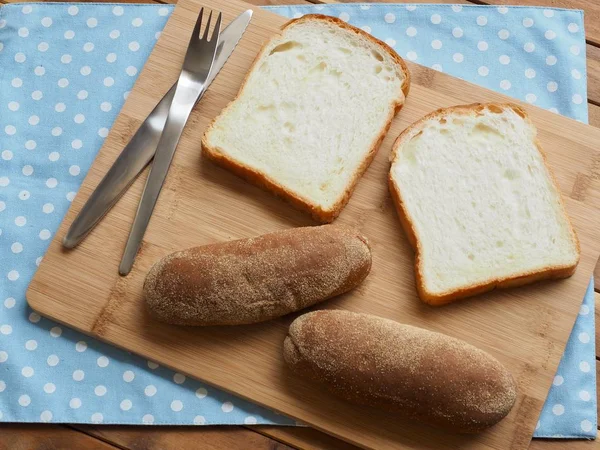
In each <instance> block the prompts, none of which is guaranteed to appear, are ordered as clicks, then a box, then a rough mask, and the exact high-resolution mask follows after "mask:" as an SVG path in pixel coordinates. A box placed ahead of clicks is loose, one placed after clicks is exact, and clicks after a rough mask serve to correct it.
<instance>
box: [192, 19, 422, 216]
mask: <svg viewBox="0 0 600 450" xmlns="http://www.w3.org/2000/svg"><path fill="white" fill-rule="evenodd" d="M309 20H321V21H325V22H329V23H332V24H335V25H337V26H339V27H341V28H344V29H346V30H349V31H352V32H353V33H355V34H357V35H359V36H362V37H366V38H367V39H368V40H370V41H371V42H373V43H375V44H376V45H378V46H379V47H381V49H382V50H383V51H385V52H386V53H389V54H390V56H391V57H392V58H393V59H394V61H395V62H396V63H397V64H398V65H399V66H400V68H401V70H402V72H403V74H404V82H403V83H402V85H401V86H400V88H401V91H402V94H401V95H399V97H398V100H397V101H396V102H395V104H394V105H393V108H392V109H391V110H390V114H389V115H388V118H387V120H386V123H385V125H384V126H383V127H382V130H381V132H380V134H379V135H378V136H377V137H376V138H375V139H374V141H373V144H372V145H371V148H370V149H369V152H368V154H367V155H366V156H365V158H364V159H363V161H362V163H361V165H360V166H359V167H358V169H357V170H356V172H355V173H354V175H353V177H352V179H351V181H350V182H349V183H348V186H347V188H346V190H345V192H344V193H343V195H342V197H341V198H340V199H339V200H338V201H337V202H336V203H335V204H334V205H333V206H332V207H331V208H330V209H323V208H321V207H320V206H319V205H315V204H314V203H311V202H310V201H309V200H307V199H305V198H303V197H302V196H301V195H298V193H295V192H292V191H290V190H289V189H287V188H286V187H285V186H283V185H281V184H280V183H279V182H278V181H277V180H274V179H272V178H270V177H269V176H267V175H265V174H264V173H262V172H260V171H257V170H256V169H254V168H252V167H250V166H248V165H246V164H244V163H242V162H240V161H236V160H234V159H231V158H229V157H228V156H227V155H224V154H222V153H220V152H219V151H218V150H217V149H216V148H213V147H212V146H210V145H209V144H208V138H207V136H208V134H209V133H210V132H211V130H212V128H213V125H214V123H215V122H216V121H217V120H218V119H219V118H220V117H221V116H222V115H223V114H224V113H225V112H226V111H227V110H228V109H229V106H230V105H231V104H232V103H233V102H235V101H236V100H237V99H238V98H239V97H240V95H241V93H242V91H243V90H244V88H245V86H246V82H247V80H248V77H249V76H250V74H251V73H252V71H253V70H254V67H255V65H256V64H257V62H258V61H259V60H260V59H261V58H262V56H263V54H264V51H265V49H266V48H267V45H268V44H269V42H267V43H265V45H264V46H263V48H262V49H261V51H260V52H259V53H258V55H257V56H256V58H255V59H254V62H253V63H252V65H251V67H250V70H249V71H248V74H247V75H246V77H245V79H244V81H243V82H242V86H241V88H240V90H239V92H238V94H237V95H236V97H235V98H234V99H233V100H232V101H231V102H230V103H229V105H227V106H226V107H225V108H224V109H223V111H222V112H221V114H219V116H217V117H216V118H215V119H213V121H212V122H211V124H210V125H209V126H208V128H207V130H206V132H205V133H204V135H203V136H202V151H203V153H204V155H205V156H207V157H208V158H209V159H210V160H212V161H213V162H215V163H217V164H219V165H221V166H222V167H224V168H226V169H228V170H230V171H232V172H233V173H235V174H236V175H238V176H240V177H242V178H244V179H246V180H247V181H249V182H251V183H253V184H256V185H257V186H259V187H262V188H264V189H266V190H269V191H271V192H273V193H274V194H275V195H277V196H279V197H282V198H283V199H285V200H287V201H288V202H289V203H291V204H292V205H293V206H294V207H296V208H297V209H300V210H303V211H306V212H308V213H309V214H310V215H311V216H312V217H313V218H314V219H315V220H317V221H319V222H321V223H330V222H332V221H333V220H335V218H336V217H337V216H338V215H339V214H340V213H341V211H342V209H343V208H344V206H346V204H347V203H348V200H349V199H350V196H351V195H352V192H353V191H354V188H355V186H356V183H357V182H358V180H359V179H360V177H361V176H362V175H363V173H364V172H365V171H366V170H367V168H368V167H369V165H370V164H371V162H372V161H373V158H374V157H375V155H376V154H377V150H378V149H379V146H380V145H381V142H382V141H383V138H384V137H385V135H386V133H387V132H388V130H389V128H390V125H391V123H392V119H393V118H394V116H395V115H396V114H397V113H398V111H400V109H402V106H403V105H404V101H405V99H406V96H407V95H408V92H409V90H410V72H409V71H408V67H407V66H406V63H405V62H404V60H403V59H402V58H401V57H400V56H399V55H398V54H397V53H396V52H395V51H394V50H393V49H392V48H391V47H390V46H388V45H387V44H386V43H385V42H382V41H380V40H379V39H376V38H374V37H373V36H371V35H370V34H368V33H366V32H364V31H363V30H361V29H359V28H356V27H354V26H352V25H349V24H347V23H346V22H344V21H343V20H340V19H337V18H335V17H330V16H325V15H322V14H307V15H305V16H302V17H300V18H299V19H293V20H290V21H289V22H287V23H285V24H284V25H283V26H282V27H281V31H280V33H279V34H278V35H276V36H274V37H273V38H272V39H276V38H278V37H279V36H281V34H282V33H283V31H284V30H285V29H286V28H287V27H289V26H290V25H292V24H295V23H298V22H303V21H309Z"/></svg>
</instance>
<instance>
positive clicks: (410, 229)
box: [388, 103, 581, 306]
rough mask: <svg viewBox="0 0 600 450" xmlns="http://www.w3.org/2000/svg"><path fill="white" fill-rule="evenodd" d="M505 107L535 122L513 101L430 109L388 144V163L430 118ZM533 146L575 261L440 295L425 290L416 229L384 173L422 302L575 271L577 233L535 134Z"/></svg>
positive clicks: (441, 300) (441, 302)
mask: <svg viewBox="0 0 600 450" xmlns="http://www.w3.org/2000/svg"><path fill="white" fill-rule="evenodd" d="M506 108H510V109H512V110H513V111H514V112H516V113H517V114H518V115H520V116H521V117H522V118H523V119H524V120H526V121H527V122H529V123H530V124H531V125H532V126H534V127H535V125H533V123H532V122H531V119H530V118H529V116H528V115H527V112H526V111H525V110H524V109H523V108H522V107H520V106H519V105H516V104H514V103H472V104H468V105H457V106H451V107H448V108H440V109H438V110H436V111H433V112H431V113H429V114H427V115H426V116H424V117H423V118H421V119H419V120H418V121H417V122H415V123H413V124H412V125H410V126H408V127H407V128H406V129H405V130H404V131H403V132H402V133H400V135H399V136H398V138H397V139H396V141H395V142H394V145H393V147H392V153H391V154H390V162H391V165H392V166H393V164H394V162H395V160H396V158H397V157H398V149H399V147H400V146H401V145H402V144H404V142H405V141H406V140H407V139H409V138H412V137H413V136H414V135H415V134H417V133H418V132H419V131H420V130H421V129H422V128H423V127H424V125H425V124H426V123H427V122H428V121H429V120H431V119H436V118H441V117H443V116H445V115H447V114H471V113H473V112H475V113H478V112H480V111H482V110H484V109H489V110H491V111H492V112H493V111H494V110H496V111H500V110H505V109H506ZM535 146H536V147H537V149H538V151H539V152H540V154H541V156H542V160H543V162H544V165H545V166H546V170H547V171H548V174H549V176H550V181H551V183H552V186H553V187H554V189H556V191H557V192H558V194H559V202H560V208H561V211H562V213H563V214H564V216H565V217H566V220H567V224H568V226H569V230H570V232H571V236H572V238H573V240H574V242H575V245H576V248H577V260H576V261H575V263H574V264H572V265H556V266H548V267H546V268H544V269H543V270H532V271H525V272H521V273H517V274H515V275H513V276H511V277H500V278H493V279H490V280H489V281H488V282H483V283H478V284H472V285H470V286H466V287H463V288H459V289H454V290H450V291H448V292H445V293H443V294H441V295H440V294H437V293H433V292H430V291H428V290H427V288H426V286H425V283H424V280H423V268H422V261H421V243H420V240H419V237H418V235H417V231H416V228H415V226H414V224H413V222H412V220H411V218H410V215H409V213H408V210H407V208H406V206H405V203H404V200H403V198H402V194H401V192H400V190H399V189H398V186H396V184H395V183H394V180H393V175H392V170H391V167H390V172H389V176H388V184H389V189H390V193H391V197H392V200H393V202H394V205H395V206H396V211H397V212H398V216H399V219H400V224H401V225H402V228H403V229H404V232H405V233H406V236H407V237H408V240H409V242H410V244H411V246H412V247H413V249H414V250H415V278H416V287H417V292H418V294H419V297H420V298H421V300H423V301H424V302H425V303H428V304H430V305H433V306H440V305H445V304H447V303H451V302H454V301H455V300H459V299H462V298H465V297H471V296H474V295H477V294H482V293H484V292H488V291H491V290H493V289H496V288H509V287H516V286H522V285H525V284H529V283H533V282H535V281H540V280H546V279H560V278H567V277H570V276H571V275H573V273H574V272H575V269H576V268H577V264H578V263H579V258H580V254H581V248H580V244H579V238H578V237H577V233H576V232H575V230H574V228H573V224H572V223H571V219H570V218H569V215H568V214H567V211H566V208H565V204H564V200H563V198H562V195H561V193H560V190H559V188H558V183H557V182H556V178H555V176H554V173H553V172H552V169H551V168H550V166H549V165H548V161H547V159H546V154H545V153H544V151H543V149H542V146H541V145H540V142H539V140H538V138H537V137H536V138H535Z"/></svg>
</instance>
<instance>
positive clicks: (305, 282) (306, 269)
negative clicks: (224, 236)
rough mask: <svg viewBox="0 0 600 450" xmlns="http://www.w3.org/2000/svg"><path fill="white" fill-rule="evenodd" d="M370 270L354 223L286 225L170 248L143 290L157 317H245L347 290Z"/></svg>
mask: <svg viewBox="0 0 600 450" xmlns="http://www.w3.org/2000/svg"><path fill="white" fill-rule="evenodd" d="M370 270H371V250H370V248H369V245H368V243H367V240H366V238H365V237H364V236H362V235H361V234H360V233H359V232H358V231H356V230H354V229H352V228H348V227H343V226H337V225H324V226H320V227H304V228H293V229H290V230H285V231H279V232H275V233H270V234H265V235H263V236H258V237H255V238H250V239H240V240H237V241H230V242H225V243H221V244H212V245H205V246H202V247H194V248H190V249H188V250H183V251H180V252H176V253H172V254H170V255H168V256H166V257H164V258H163V259H161V260H160V261H158V262H157V263H156V264H155V265H154V266H153V267H152V269H151V270H150V272H149V273H148V275H147V277H146V281H145V283H144V293H145V297H146V304H147V306H148V309H149V310H150V313H151V314H152V315H153V316H154V317H155V318H156V319H158V320H160V321H163V322H167V323H171V324H177V325H200V326H208V325H240V324H250V323H256V322H262V321H265V320H269V319H273V318H275V317H279V316H283V315H285V314H288V313H291V312H293V311H298V310H300V309H303V308H306V307H309V306H311V305H314V304H315V303H318V302H321V301H323V300H326V299H328V298H331V297H333V296H336V295H339V294H342V293H344V292H347V291H349V290H350V289H352V288H354V287H355V286H357V285H358V284H360V283H361V282H362V281H363V280H364V279H365V277H366V276H367V275H368V273H369V271H370Z"/></svg>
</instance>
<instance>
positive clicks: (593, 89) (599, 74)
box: [585, 2, 600, 105]
mask: <svg viewBox="0 0 600 450" xmlns="http://www.w3.org/2000/svg"><path fill="white" fill-rule="evenodd" d="M590 3H591V2H590ZM585 57H586V61H587V77H588V99H589V101H591V102H592V103H594V104H596V105H600V47H596V46H593V45H589V44H588V45H587V46H586V49H585Z"/></svg>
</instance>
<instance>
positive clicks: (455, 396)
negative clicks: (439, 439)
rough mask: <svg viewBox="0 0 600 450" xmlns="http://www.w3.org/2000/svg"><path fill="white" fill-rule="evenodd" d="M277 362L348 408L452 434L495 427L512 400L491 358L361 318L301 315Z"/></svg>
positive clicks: (454, 342) (460, 344) (438, 337)
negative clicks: (343, 401)
mask: <svg viewBox="0 0 600 450" xmlns="http://www.w3.org/2000/svg"><path fill="white" fill-rule="evenodd" d="M283 355H284V359H285V361H286V363H287V365H288V366H289V367H290V368H291V369H292V370H293V371H294V373H295V374H297V375H299V376H301V377H303V378H308V379H310V380H313V381H316V382H319V383H324V385H326V386H327V388H328V389H329V390H330V391H331V392H332V393H334V394H336V395H338V396H340V397H342V398H344V399H346V400H348V401H351V402H354V403H357V404H361V405H367V406H372V407H375V408H377V409H381V410H385V411H389V412H393V413H401V414H403V415H405V416H408V417H409V418H412V419H416V420H419V421H422V422H426V423H430V424H434V425H438V426H440V427H444V428H447V429H449V430H451V431H454V432H457V431H458V432H478V431H481V430H483V429H485V428H488V427H490V426H492V425H494V424H496V423H497V422H499V421H500V420H502V419H503V418H504V417H505V416H506V415H507V414H508V413H509V412H510V410H511V408H512V406H513V405H514V402H515V400H516V393H517V389H516V384H515V381H514V379H513V377H512V376H511V374H510V373H509V372H508V371H507V370H506V368H505V367H504V366H503V365H502V364H501V363H500V362H499V361H497V360H496V359H495V358H493V357H492V356H491V355H489V354H487V353H485V352H484V351H482V350H479V349H478V348H476V347H473V346H472V345H470V344H468V343H466V342H464V341H461V340H458V339H455V338H452V337H450V336H446V335H443V334H440V333H434V332H431V331H428V330H424V329H422V328H417V327H413V326H410V325H403V324H400V323H397V322H394V321H391V320H388V319H383V318H380V317H376V316H372V315H368V314H357V313H352V312H349V311H335V310H329V311H315V312H311V313H308V314H304V315H302V316H300V317H299V318H297V319H296V320H295V321H294V322H293V323H292V324H291V326H290V329H289V332H288V335H287V337H286V338H285V341H284V344H283Z"/></svg>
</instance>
